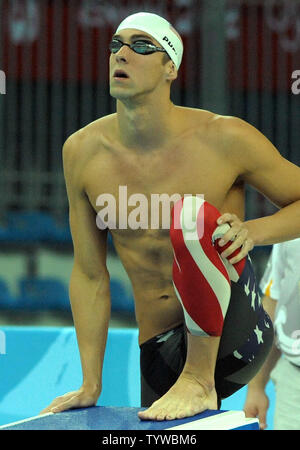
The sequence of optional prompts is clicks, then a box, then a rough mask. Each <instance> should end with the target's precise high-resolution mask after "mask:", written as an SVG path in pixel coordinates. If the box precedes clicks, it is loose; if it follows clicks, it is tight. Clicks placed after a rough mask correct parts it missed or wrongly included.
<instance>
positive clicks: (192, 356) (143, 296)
mask: <svg viewBox="0 0 300 450" xmlns="http://www.w3.org/2000/svg"><path fill="white" fill-rule="evenodd" d="M110 51H111V54H110V62H109V64H110V68H109V69H110V94H111V96H112V97H114V98H115V99H116V112H115V113H113V114H110V115H107V116H105V117H102V118H100V119H98V120H95V121H94V122H92V123H90V124H89V125H87V126H86V127H84V128H83V129H80V130H79V131H77V132H75V133H74V134H73V135H71V136H70V137H69V138H68V139H67V141H66V142H65V144H64V148H63V163H64V174H65V180H66V187H67V194H68V199H69V208H70V226H71V231H72V239H73V245H74V266H73V270H72V274H71V279H70V301H71V307H72V314H73V318H74V325H75V329H76V334H77V341H78V347H79V351H80V357H81V365H82V373H83V381H82V385H81V387H80V388H79V389H78V390H76V391H74V392H70V393H67V394H65V395H63V396H61V397H58V398H56V399H54V401H53V402H52V403H51V404H50V405H49V406H48V407H47V408H46V409H44V410H43V411H42V412H50V411H53V412H60V411H64V410H67V409H70V408H79V407H87V406H92V405H95V404H96V402H97V400H98V398H99V396H100V394H101V389H102V367H103V358H104V353H105V346H106V339H107V332H108V326H109V319H110V292H109V271H108V268H107V264H106V256H107V243H106V242H107V232H108V229H99V227H98V226H97V224H96V214H97V213H98V212H99V207H98V206H97V198H98V196H99V195H100V194H102V193H109V194H111V195H112V196H113V197H114V198H115V200H116V211H123V212H124V210H126V209H125V207H127V206H126V205H124V204H123V202H122V198H120V197H119V187H120V186H126V187H127V190H128V197H129V196H130V195H132V194H135V193H141V194H143V195H144V196H146V197H147V199H149V200H150V197H151V194H152V193H156V194H162V193H164V194H168V195H169V197H171V196H172V195H173V194H174V193H177V194H178V195H179V199H178V200H177V201H176V202H174V203H173V205H170V217H171V221H170V227H169V229H163V227H160V228H159V229H151V227H149V228H145V229H144V228H139V229H132V228H130V227H127V228H124V227H122V226H118V225H119V222H118V218H117V221H116V224H117V227H115V228H113V227H111V229H110V231H111V234H112V236H113V241H114V246H115V249H116V251H117V253H118V255H119V257H120V260H121V261H122V263H123V265H124V268H125V270H126V271H127V274H128V276H129V279H130V281H131V283H132V288H133V294H134V300H135V313H136V320H137V324H138V328H139V345H140V349H141V386H142V387H141V389H142V392H141V398H142V406H144V407H146V409H145V410H144V411H141V412H139V417H140V419H142V420H144V419H151V420H165V419H166V420H169V419H175V418H183V417H188V416H193V415H195V414H197V413H200V412H201V411H203V410H205V409H217V408H219V407H220V404H221V401H222V399H223V398H226V397H228V396H229V395H231V394H232V393H233V392H235V391H237V390H238V389H240V388H241V387H242V386H244V385H245V384H246V383H248V382H249V381H250V379H251V378H252V377H254V376H255V374H256V373H257V372H258V370H259V369H260V367H261V366H262V364H263V362H264V360H265V358H266V357H267V354H268V352H269V350H270V348H271V346H272V340H273V328H272V322H271V321H270V319H269V317H268V315H267V314H266V313H265V311H264V309H263V307H262V305H261V302H260V298H259V293H258V290H257V284H256V280H255V275H254V272H253V267H252V264H251V260H250V257H249V252H250V251H251V250H252V249H253V247H254V246H256V245H270V244H274V243H277V242H282V241H287V240H291V239H294V238H296V237H298V236H299V235H300V212H299V211H300V169H299V168H298V167H297V166H295V165H293V164H292V163H290V162H289V161H287V160H286V159H284V158H283V157H282V156H281V155H280V154H279V152H278V151H277V150H276V148H275V147H274V146H273V145H272V143H271V142H270V141H269V140H268V139H267V138H266V137H265V136H264V135H262V134H261V133H260V132H259V131H258V130H257V129H255V128H254V127H253V126H251V125H250V124H248V123H246V122H245V121H243V120H241V119H239V118H236V117H231V116H221V115H218V114H216V113H213V112H211V111H207V110H203V109H196V108H188V107H181V106H178V105H175V104H174V103H173V102H172V101H171V99H170V88H171V85H172V83H173V82H174V80H175V79H176V78H177V75H178V70H179V69H180V64H181V60H182V55H183V42H182V39H181V38H180V36H179V34H178V32H177V31H176V30H175V29H174V28H173V27H172V26H171V25H170V23H169V22H167V21H166V20H165V19H164V18H162V17H160V16H158V15H155V14H151V13H137V14H133V15H131V16H129V17H127V18H125V19H124V21H123V22H122V23H121V24H120V25H119V27H118V28H117V30H116V32H115V34H114V35H113V36H112V39H111V43H110ZM246 183H248V184H249V185H251V186H253V187H254V188H255V189H257V190H259V191H260V192H262V193H263V194H264V195H265V196H266V197H267V198H268V199H270V201H271V202H273V203H274V204H275V205H276V206H277V207H278V211H277V212H276V213H275V214H273V215H271V216H268V217H261V218H257V219H255V220H248V221H245V219H244V215H245V211H244V203H245V202H244V200H245V198H244V197H245V184H246ZM185 194H190V197H185ZM198 194H201V195H203V196H204V197H203V199H202V200H201V198H199V197H197V195H198ZM191 209H192V210H193V211H194V213H195V214H196V217H197V219H198V218H199V223H200V222H201V221H203V224H204V231H203V233H201V230H200V229H198V222H197V227H196V229H195V230H194V232H193V237H192V239H189V238H188V237H187V234H186V231H187V230H186V228H185V224H183V221H182V217H183V214H184V211H187V212H189V211H190V210H191ZM126 211H127V213H128V214H130V212H131V211H132V208H131V207H130V206H129V207H128V210H126ZM175 225H177V226H175ZM200 228H201V227H200ZM222 241H223V242H222ZM116 358H117V355H116ZM120 376H122V375H121V374H120ZM100 402H101V397H100Z"/></svg>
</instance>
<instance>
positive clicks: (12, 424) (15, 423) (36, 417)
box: [0, 412, 54, 430]
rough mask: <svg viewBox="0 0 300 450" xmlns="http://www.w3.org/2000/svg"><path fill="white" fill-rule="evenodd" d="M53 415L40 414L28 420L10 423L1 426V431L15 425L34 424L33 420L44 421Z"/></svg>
mask: <svg viewBox="0 0 300 450" xmlns="http://www.w3.org/2000/svg"><path fill="white" fill-rule="evenodd" d="M53 414H54V413H52V412H50V413H46V414H39V415H38V416H33V417H28V419H22V420H18V421H17V422H10V423H7V424H5V425H0V430H1V429H3V428H7V427H12V426H14V425H19V424H21V423H26V422H32V421H33V420H38V419H42V418H44V417H47V416H52V415H53Z"/></svg>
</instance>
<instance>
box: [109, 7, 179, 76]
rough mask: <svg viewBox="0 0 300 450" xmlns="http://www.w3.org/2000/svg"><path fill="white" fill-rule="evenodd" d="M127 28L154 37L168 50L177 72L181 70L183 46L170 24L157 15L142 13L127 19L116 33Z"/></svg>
mask: <svg viewBox="0 0 300 450" xmlns="http://www.w3.org/2000/svg"><path fill="white" fill-rule="evenodd" d="M125 28H134V29H136V30H140V31H144V32H145V33H148V34H150V35H151V36H153V37H154V39H156V40H157V41H158V42H159V43H160V45H161V46H162V47H163V48H164V49H165V50H166V52H167V53H168V55H169V56H170V58H171V59H172V61H173V62H174V64H175V66H176V68H177V70H178V69H179V66H180V63H181V60H182V54H183V44H182V41H181V39H180V38H179V37H178V36H177V34H176V32H175V30H174V28H173V27H172V25H171V24H170V22H168V21H167V20H166V19H164V18H163V17H160V16H158V15H157V14H152V13H147V12H140V13H136V14H132V15H131V16H128V17H126V19H124V20H123V21H122V22H121V23H120V25H119V26H118V28H117V31H116V33H118V32H119V31H121V30H124V29H125Z"/></svg>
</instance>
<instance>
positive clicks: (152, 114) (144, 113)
mask: <svg viewBox="0 0 300 450" xmlns="http://www.w3.org/2000/svg"><path fill="white" fill-rule="evenodd" d="M175 109H176V106H175V105H174V104H173V103H172V102H171V100H170V99H169V98H168V99H167V100H166V101H161V100H160V101H159V102H157V101H155V99H153V98H152V99H149V98H148V99H147V100H146V101H140V102H134V103H133V102H124V101H121V100H117V125H118V132H119V139H120V141H121V143H122V144H123V145H124V146H126V147H128V148H131V149H133V150H136V151H137V152H142V151H149V150H151V149H157V148H161V147H163V146H165V145H166V143H167V142H168V140H169V138H170V137H171V136H172V134H173V132H172V130H173V129H174V120H173V117H174V114H175Z"/></svg>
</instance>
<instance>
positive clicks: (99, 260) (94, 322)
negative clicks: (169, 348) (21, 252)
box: [41, 139, 110, 413]
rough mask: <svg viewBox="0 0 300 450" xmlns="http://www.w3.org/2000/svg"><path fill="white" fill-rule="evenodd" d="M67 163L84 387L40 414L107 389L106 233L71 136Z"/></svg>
mask: <svg viewBox="0 0 300 450" xmlns="http://www.w3.org/2000/svg"><path fill="white" fill-rule="evenodd" d="M63 163H64V174H65V181H66V187H67V194H68V199H69V214H70V228H71V233H72V240H73V247H74V265H73V270H72V274H71V279H70V289H69V293H70V302H71V308H72V315H73V320H74V325H75V330H76V336H77V342H78V347H79V352H80V359H81V366H82V374H83V382H82V386H81V388H80V389H79V390H77V391H74V392H69V393H67V394H65V395H63V396H61V397H58V398H56V399H55V400H54V401H53V402H52V403H51V404H50V405H49V406H48V407H47V408H46V409H44V410H43V411H41V413H47V412H60V411H64V410H66V409H70V408H79V407H87V406H93V405H95V404H96V402H97V400H98V398H99V396H100V393H101V389H102V366H103V359H104V352H105V347H106V340H107V332H108V325H109V319H110V290H109V273H108V270H107V266H106V239H107V233H106V232H105V231H103V230H100V229H98V228H97V225H96V215H95V212H94V210H93V208H92V207H91V204H90V202H89V200H88V197H87V196H86V194H85V192H84V189H83V186H82V185H81V167H82V165H81V164H80V161H78V152H77V151H76V143H74V142H72V139H71V140H70V139H69V140H67V141H66V143H65V145H64V149H63Z"/></svg>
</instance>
